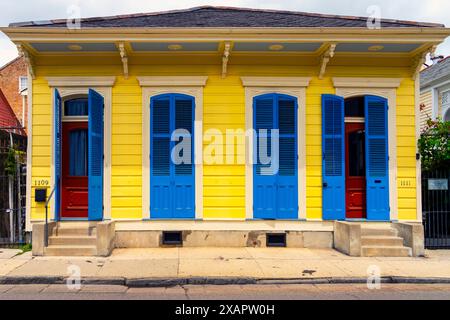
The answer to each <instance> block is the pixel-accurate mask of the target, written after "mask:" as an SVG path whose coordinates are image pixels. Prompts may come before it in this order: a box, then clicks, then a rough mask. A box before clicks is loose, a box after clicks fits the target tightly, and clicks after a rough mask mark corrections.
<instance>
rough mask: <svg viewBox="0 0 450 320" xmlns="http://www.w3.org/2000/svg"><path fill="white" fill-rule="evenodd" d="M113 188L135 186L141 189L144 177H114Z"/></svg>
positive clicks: (112, 180)
mask: <svg viewBox="0 0 450 320" xmlns="http://www.w3.org/2000/svg"><path fill="white" fill-rule="evenodd" d="M111 184H112V185H113V186H135V187H140V186H141V185H142V177H140V176H125V177H123V176H113V177H112V179H111Z"/></svg>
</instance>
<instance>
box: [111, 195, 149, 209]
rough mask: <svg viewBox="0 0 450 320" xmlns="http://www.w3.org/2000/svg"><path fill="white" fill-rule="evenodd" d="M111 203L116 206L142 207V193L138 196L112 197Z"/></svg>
mask: <svg viewBox="0 0 450 320" xmlns="http://www.w3.org/2000/svg"><path fill="white" fill-rule="evenodd" d="M111 205H112V206H113V207H115V208H116V207H121V208H127V207H141V206H142V198H141V196H140V195H139V196H136V197H129V196H128V197H112V199H111Z"/></svg>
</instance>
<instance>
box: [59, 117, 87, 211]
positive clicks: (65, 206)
mask: <svg viewBox="0 0 450 320" xmlns="http://www.w3.org/2000/svg"><path fill="white" fill-rule="evenodd" d="M61 147H62V148H61V151H62V177H61V187H62V190H61V191H62V197H61V200H62V201H61V218H63V219H64V218H65V219H86V218H87V217H88V122H63V125H62V146H61Z"/></svg>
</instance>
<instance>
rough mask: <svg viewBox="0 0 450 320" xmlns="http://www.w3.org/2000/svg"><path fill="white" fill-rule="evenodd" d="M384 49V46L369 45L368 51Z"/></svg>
mask: <svg viewBox="0 0 450 320" xmlns="http://www.w3.org/2000/svg"><path fill="white" fill-rule="evenodd" d="M383 49H384V46H370V47H369V49H368V50H369V51H372V52H375V51H381V50H383Z"/></svg>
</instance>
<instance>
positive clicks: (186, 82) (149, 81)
mask: <svg viewBox="0 0 450 320" xmlns="http://www.w3.org/2000/svg"><path fill="white" fill-rule="evenodd" d="M137 79H138V81H139V85H140V86H141V87H197V86H201V87H204V86H205V85H206V81H208V77H207V76H179V77H178V76H170V77H137Z"/></svg>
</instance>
